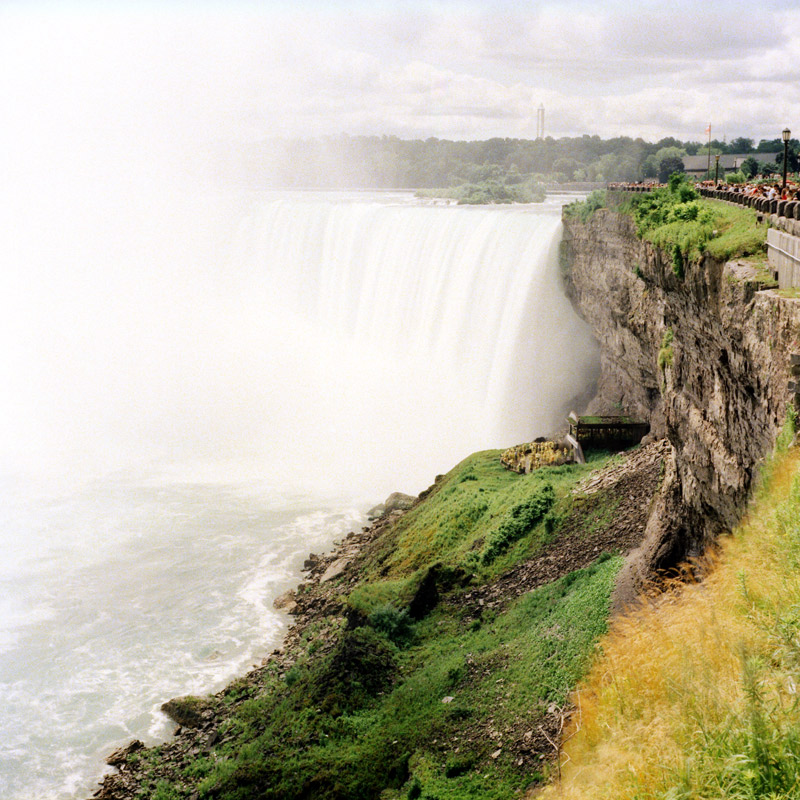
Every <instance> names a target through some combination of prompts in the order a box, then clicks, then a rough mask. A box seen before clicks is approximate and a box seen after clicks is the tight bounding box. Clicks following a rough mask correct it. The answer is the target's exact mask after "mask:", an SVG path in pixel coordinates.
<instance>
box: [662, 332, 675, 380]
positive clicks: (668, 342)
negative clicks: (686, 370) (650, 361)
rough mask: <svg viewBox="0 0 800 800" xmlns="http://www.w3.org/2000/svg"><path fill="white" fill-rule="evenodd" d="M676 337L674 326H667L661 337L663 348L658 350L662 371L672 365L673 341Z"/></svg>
mask: <svg viewBox="0 0 800 800" xmlns="http://www.w3.org/2000/svg"><path fill="white" fill-rule="evenodd" d="M674 339H675V333H674V332H673V330H672V328H667V329H666V330H665V331H664V335H663V336H662V337H661V349H660V350H659V351H658V367H659V369H660V370H661V371H662V372H663V371H664V370H665V369H666V368H667V367H671V366H672V359H673V352H672V342H673V340H674Z"/></svg>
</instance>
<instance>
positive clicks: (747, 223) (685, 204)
mask: <svg viewBox="0 0 800 800" xmlns="http://www.w3.org/2000/svg"><path fill="white" fill-rule="evenodd" d="M605 201H606V198H605V193H604V192H592V194H591V195H589V197H588V198H587V199H586V200H584V201H578V202H575V203H571V204H570V205H568V206H565V208H564V215H565V217H567V218H571V219H575V220H578V221H580V222H588V221H589V219H591V217H592V216H593V215H594V213H595V212H596V211H597V210H598V209H599V208H602V207H604V206H605V204H606V202H605ZM617 210H618V211H620V212H622V213H626V214H630V215H631V216H632V217H633V219H634V221H635V223H636V233H637V235H638V236H639V238H640V239H646V240H647V241H649V242H652V243H653V244H654V245H656V246H657V247H660V248H661V249H662V250H664V251H665V252H666V253H669V254H670V255H671V257H672V259H673V269H674V272H675V274H676V275H677V276H678V277H680V278H682V277H683V274H684V269H685V264H686V263H690V262H695V263H696V262H698V261H700V259H701V258H702V256H703V255H704V254H705V253H708V254H709V255H711V256H712V257H713V258H715V259H717V260H718V261H730V260H732V259H734V258H753V259H755V260H756V261H763V260H764V259H765V258H766V239H767V228H766V226H765V225H760V224H758V222H757V215H756V212H755V211H754V210H753V209H752V208H746V207H743V206H741V207H740V206H733V205H730V204H728V203H723V202H722V201H719V200H707V199H704V198H701V197H700V195H699V194H698V193H697V191H696V190H695V189H694V187H693V186H691V185H690V184H689V183H687V181H686V178H685V176H684V175H681V174H678V173H676V174H674V175H672V177H671V178H670V179H669V184H668V186H665V187H663V188H660V189H655V190H653V191H652V192H642V193H636V194H631V196H630V198H629V199H627V200H626V201H625V202H624V203H623V204H622V205H620V206H618V208H617Z"/></svg>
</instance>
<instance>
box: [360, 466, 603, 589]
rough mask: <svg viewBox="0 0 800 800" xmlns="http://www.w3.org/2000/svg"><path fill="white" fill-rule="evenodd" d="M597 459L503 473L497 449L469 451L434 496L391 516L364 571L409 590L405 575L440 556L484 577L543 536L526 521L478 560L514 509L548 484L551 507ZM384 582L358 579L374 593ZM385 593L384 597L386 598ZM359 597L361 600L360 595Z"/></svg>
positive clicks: (538, 544)
mask: <svg viewBox="0 0 800 800" xmlns="http://www.w3.org/2000/svg"><path fill="white" fill-rule="evenodd" d="M601 463H603V461H602V458H601V457H600V456H595V457H594V458H593V459H590V461H589V463H588V464H586V465H578V464H565V465H563V466H559V467H549V468H547V469H543V470H537V471H534V472H532V473H530V474H529V475H518V474H516V473H513V472H509V471H508V470H506V469H505V468H504V467H503V466H502V465H501V464H500V451H499V450H488V451H484V452H481V453H475V454H474V455H472V456H470V457H469V458H467V459H465V460H464V461H463V462H462V463H461V464H459V465H458V466H457V467H456V468H455V469H453V470H452V471H451V472H450V473H449V474H448V475H447V477H446V479H445V480H444V481H443V482H442V485H441V487H440V488H439V490H438V492H437V493H436V495H435V496H434V497H433V498H431V499H432V500H434V501H435V502H425V503H422V504H420V505H418V506H417V507H416V508H414V509H412V510H411V511H409V512H408V513H407V514H406V515H405V516H404V517H403V518H402V519H401V520H400V522H399V524H398V525H397V528H396V535H395V536H394V537H393V538H387V539H386V541H385V543H384V548H383V550H382V551H380V552H378V553H376V556H375V559H374V560H373V562H372V563H371V564H370V565H368V567H367V570H366V572H365V573H364V578H365V579H366V580H367V581H369V580H370V578H371V576H373V575H374V576H377V575H380V576H381V578H382V579H387V578H388V579H390V580H395V581H396V583H394V584H391V585H390V586H391V588H388V587H387V589H388V591H396V592H398V593H399V594H403V591H404V590H405V591H406V593H407V592H408V591H410V585H411V583H413V579H412V580H411V581H410V582H409V576H412V575H415V574H418V572H419V571H420V570H422V569H424V568H426V567H427V566H429V565H430V564H433V563H435V562H437V561H438V562H441V563H443V564H445V565H446V566H449V567H453V568H456V567H461V568H464V569H468V570H469V571H471V572H474V573H476V574H477V575H478V577H479V578H480V579H481V580H488V579H490V578H491V577H492V576H496V575H497V574H499V573H500V572H502V571H504V570H505V569H507V568H508V567H509V566H510V565H511V564H513V563H516V562H517V561H518V560H520V558H523V557H530V556H532V555H534V554H535V553H536V552H538V551H539V550H540V549H541V548H542V547H543V546H544V545H545V544H546V543H547V541H549V536H550V534H549V533H548V532H547V531H546V529H545V526H544V524H538V525H536V526H533V527H532V528H531V530H529V531H528V533H529V534H530V535H528V536H525V537H524V538H522V539H521V540H519V541H518V542H516V543H509V545H510V546H509V547H508V549H506V550H505V551H504V552H503V553H502V554H498V555H497V557H496V558H495V559H494V560H489V561H488V562H484V561H483V559H482V553H483V552H484V550H485V548H486V547H487V546H490V545H489V542H490V541H492V540H493V539H495V538H499V537H502V536H503V534H502V532H501V529H502V528H503V527H504V525H506V524H507V522H508V519H509V517H511V516H513V514H514V510H515V509H516V508H518V507H520V506H522V505H525V504H527V503H530V502H531V500H532V498H533V497H534V496H536V495H537V494H538V493H540V492H542V491H546V490H544V488H543V487H544V486H546V485H549V486H550V487H551V488H552V490H553V508H554V510H557V509H558V508H559V507H560V506H561V505H563V503H564V502H566V500H565V498H566V497H567V495H568V493H569V489H570V488H571V487H572V486H573V485H574V483H575V482H576V481H577V480H578V479H580V477H581V476H583V475H585V474H586V473H587V472H589V471H591V470H592V469H594V468H596V467H598V466H599V465H600V464H601ZM383 591H385V590H384V589H378V588H368V587H366V586H362V588H361V592H362V593H363V592H366V593H370V592H376V593H381V592H383ZM391 599H392V598H389V597H386V598H384V601H386V600H389V601H391ZM360 602H363V601H360Z"/></svg>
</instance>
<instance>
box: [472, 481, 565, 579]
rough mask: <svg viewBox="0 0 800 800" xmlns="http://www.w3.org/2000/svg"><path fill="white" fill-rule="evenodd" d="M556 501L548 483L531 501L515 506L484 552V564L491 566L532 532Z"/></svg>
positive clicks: (490, 539)
mask: <svg viewBox="0 0 800 800" xmlns="http://www.w3.org/2000/svg"><path fill="white" fill-rule="evenodd" d="M555 499H556V493H555V491H554V490H553V487H552V486H551V485H550V484H549V483H546V484H544V486H542V487H541V488H540V489H539V490H538V491H537V492H536V493H535V494H534V495H533V496H532V497H531V498H530V499H529V500H527V501H526V502H524V503H520V504H519V505H516V506H514V508H512V509H511V511H510V513H509V514H508V516H507V517H506V518H505V519H504V520H503V522H502V523H501V524H500V527H499V528H498V529H497V530H496V531H495V532H494V534H493V535H492V536H491V537H490V538H489V544H488V545H487V547H486V549H485V550H484V552H483V563H484V564H485V565H488V564H491V563H492V561H494V560H495V559H496V558H497V556H499V555H500V553H503V552H505V551H506V550H507V549H508V548H509V547H510V546H511V545H512V544H513V543H514V542H516V541H518V540H519V539H521V538H522V537H523V536H525V534H527V533H528V532H529V531H530V530H532V529H533V527H534V526H535V525H537V524H538V523H539V522H540V521H541V520H542V519H543V518H544V516H545V514H547V512H548V511H549V510H550V507H551V506H552V505H553V503H554V502H555Z"/></svg>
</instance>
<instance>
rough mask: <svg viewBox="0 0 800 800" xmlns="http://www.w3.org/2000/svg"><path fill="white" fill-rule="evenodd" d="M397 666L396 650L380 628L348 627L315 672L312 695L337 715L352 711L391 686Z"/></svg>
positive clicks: (326, 708) (322, 706) (325, 708)
mask: <svg viewBox="0 0 800 800" xmlns="http://www.w3.org/2000/svg"><path fill="white" fill-rule="evenodd" d="M396 669H397V665H396V662H395V656H394V650H393V648H392V647H391V645H390V644H389V643H388V642H387V641H386V639H385V638H384V637H383V636H381V635H380V634H379V633H378V632H377V631H375V630H373V629H371V628H356V629H355V630H352V631H345V633H344V634H343V635H342V638H341V639H340V640H339V643H338V644H337V646H336V648H335V649H334V651H333V652H332V653H331V654H330V656H329V657H328V658H327V659H325V661H324V662H323V663H322V665H321V668H319V669H317V670H316V671H315V672H314V674H313V675H312V676H311V678H310V681H311V686H310V687H309V688H310V690H311V696H312V697H313V698H314V700H315V701H316V702H317V703H318V704H319V705H320V707H321V708H322V709H323V710H324V711H328V712H330V713H331V714H333V715H337V714H340V713H344V712H346V711H352V710H354V709H357V708H361V707H362V706H364V705H365V704H366V703H368V702H369V701H370V700H371V699H373V698H374V697H375V696H376V695H377V694H378V693H379V692H382V691H383V690H385V689H387V688H388V687H389V686H390V685H391V683H392V681H393V679H394V676H395V672H396Z"/></svg>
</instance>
